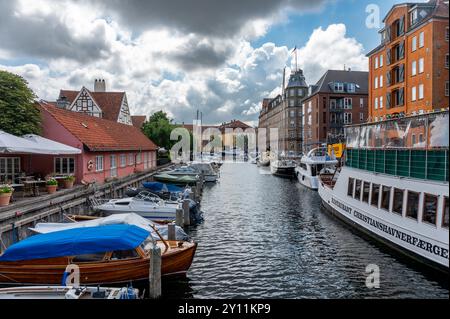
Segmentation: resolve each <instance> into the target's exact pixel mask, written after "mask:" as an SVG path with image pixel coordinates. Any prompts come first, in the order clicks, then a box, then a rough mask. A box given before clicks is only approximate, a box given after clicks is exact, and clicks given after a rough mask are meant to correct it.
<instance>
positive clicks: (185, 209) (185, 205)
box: [183, 199, 191, 226]
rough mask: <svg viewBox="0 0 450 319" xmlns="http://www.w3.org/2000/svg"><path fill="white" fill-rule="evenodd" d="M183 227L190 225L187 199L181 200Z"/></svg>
mask: <svg viewBox="0 0 450 319" xmlns="http://www.w3.org/2000/svg"><path fill="white" fill-rule="evenodd" d="M183 214H184V226H189V225H190V224H191V216H190V212H189V199H185V200H183Z"/></svg>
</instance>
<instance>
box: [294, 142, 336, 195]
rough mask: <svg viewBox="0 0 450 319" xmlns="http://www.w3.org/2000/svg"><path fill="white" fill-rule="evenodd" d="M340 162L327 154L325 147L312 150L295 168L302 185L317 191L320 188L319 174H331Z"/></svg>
mask: <svg viewBox="0 0 450 319" xmlns="http://www.w3.org/2000/svg"><path fill="white" fill-rule="evenodd" d="M337 164H338V161H337V160H336V159H335V158H332V157H330V156H329V155H328V154H327V149H326V148H325V147H318V148H315V149H312V150H311V151H309V152H308V154H306V155H303V156H302V158H301V159H300V163H299V165H298V166H297V167H296V168H295V175H297V178H298V181H299V182H300V184H302V185H304V186H306V187H308V188H311V189H314V190H317V189H318V188H319V173H321V172H323V173H331V172H334V170H335V169H336V165H337Z"/></svg>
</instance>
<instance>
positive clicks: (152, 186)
mask: <svg viewBox="0 0 450 319" xmlns="http://www.w3.org/2000/svg"><path fill="white" fill-rule="evenodd" d="M142 186H144V187H145V188H147V189H149V190H150V191H152V192H170V193H182V192H183V191H184V190H183V188H181V187H178V186H175V185H171V184H164V183H161V182H144V183H142Z"/></svg>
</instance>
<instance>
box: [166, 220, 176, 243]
mask: <svg viewBox="0 0 450 319" xmlns="http://www.w3.org/2000/svg"><path fill="white" fill-rule="evenodd" d="M167 239H168V240H177V236H176V231H175V223H170V224H168V225H167Z"/></svg>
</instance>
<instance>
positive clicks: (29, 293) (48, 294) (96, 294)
mask: <svg viewBox="0 0 450 319" xmlns="http://www.w3.org/2000/svg"><path fill="white" fill-rule="evenodd" d="M138 298H139V290H138V289H133V288H126V287H124V288H114V287H112V288H111V287H79V288H74V287H66V286H31V287H13V288H3V289H0V300H1V299H138Z"/></svg>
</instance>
